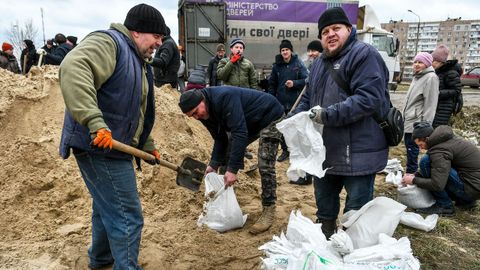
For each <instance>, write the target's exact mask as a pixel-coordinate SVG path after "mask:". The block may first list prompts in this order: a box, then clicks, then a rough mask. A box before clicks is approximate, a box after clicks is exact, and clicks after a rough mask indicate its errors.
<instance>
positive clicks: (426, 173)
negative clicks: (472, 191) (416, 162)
mask: <svg viewBox="0 0 480 270" xmlns="http://www.w3.org/2000/svg"><path fill="white" fill-rule="evenodd" d="M420 173H421V174H422V176H423V177H425V178H431V177H432V175H431V161H430V156H429V155H428V154H426V155H424V156H423V158H422V159H421V160H420ZM430 192H431V193H432V195H433V197H435V200H436V201H437V205H438V206H440V207H443V208H452V207H453V203H452V200H453V201H455V202H457V203H460V204H469V203H473V201H474V200H472V199H471V198H470V197H469V196H468V195H467V194H466V193H465V188H464V184H463V181H462V179H461V178H460V176H458V173H457V171H456V170H455V169H453V168H451V169H450V174H449V175H448V180H447V185H446V186H445V189H444V190H442V191H430Z"/></svg>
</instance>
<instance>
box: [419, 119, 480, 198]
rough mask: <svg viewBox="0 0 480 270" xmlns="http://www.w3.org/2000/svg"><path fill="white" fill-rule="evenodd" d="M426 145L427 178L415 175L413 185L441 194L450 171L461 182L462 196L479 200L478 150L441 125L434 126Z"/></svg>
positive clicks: (479, 153)
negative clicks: (428, 176)
mask: <svg viewBox="0 0 480 270" xmlns="http://www.w3.org/2000/svg"><path fill="white" fill-rule="evenodd" d="M426 142H427V145H428V152H427V154H428V155H429V156H430V161H431V163H430V167H431V178H423V177H421V176H420V175H419V174H418V173H417V174H416V175H415V178H414V179H413V183H414V184H415V185H417V186H419V187H421V188H424V189H428V190H431V191H442V190H444V189H445V185H446V184H447V181H448V176H449V174H450V169H451V168H453V169H455V170H456V171H457V173H458V176H460V178H461V179H462V181H463V182H464V188H465V193H467V195H468V196H470V198H472V199H474V200H475V199H479V198H480V162H479V161H480V150H479V149H478V148H477V147H476V146H475V145H474V144H472V143H471V142H469V141H467V140H465V139H463V138H461V137H458V136H454V134H453V131H452V128H451V127H449V126H444V125H443V126H439V127H437V128H436V129H435V130H434V131H433V133H432V134H431V135H430V137H428V138H427V141H426Z"/></svg>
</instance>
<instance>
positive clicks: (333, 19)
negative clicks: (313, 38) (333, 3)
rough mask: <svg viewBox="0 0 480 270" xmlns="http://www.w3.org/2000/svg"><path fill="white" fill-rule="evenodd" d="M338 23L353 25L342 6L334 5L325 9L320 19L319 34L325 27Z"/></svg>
mask: <svg viewBox="0 0 480 270" xmlns="http://www.w3.org/2000/svg"><path fill="white" fill-rule="evenodd" d="M336 23H341V24H345V25H347V26H352V24H351V23H350V21H349V20H348V17H347V15H346V14H345V12H344V11H343V9H342V8H341V7H333V8H329V9H327V10H325V12H323V14H322V16H320V18H319V19H318V33H319V35H318V36H321V34H322V30H323V28H325V27H326V26H329V25H332V24H336Z"/></svg>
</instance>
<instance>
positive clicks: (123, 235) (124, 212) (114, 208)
mask: <svg viewBox="0 0 480 270" xmlns="http://www.w3.org/2000/svg"><path fill="white" fill-rule="evenodd" d="M75 158H76V160H77V164H78V167H79V168H80V172H81V174H82V177H83V180H84V181H85V184H86V186H87V188H88V191H89V192H90V196H91V197H92V200H93V203H92V245H91V247H90V248H89V250H88V256H89V257H90V265H91V266H93V267H100V266H102V265H107V264H111V263H113V262H114V268H113V269H114V270H120V269H122V270H123V269H131V270H133V269H141V267H140V266H139V265H138V264H137V262H138V252H139V248H140V238H141V233H142V227H143V216H142V206H141V204H140V199H139V196H138V192H137V182H136V178H135V171H134V169H133V164H132V161H130V160H119V159H111V158H106V157H104V156H99V155H90V154H88V153H86V152H83V153H77V154H75Z"/></svg>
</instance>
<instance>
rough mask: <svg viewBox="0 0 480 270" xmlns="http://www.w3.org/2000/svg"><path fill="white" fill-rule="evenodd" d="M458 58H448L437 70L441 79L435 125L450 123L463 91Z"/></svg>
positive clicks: (439, 79)
mask: <svg viewBox="0 0 480 270" xmlns="http://www.w3.org/2000/svg"><path fill="white" fill-rule="evenodd" d="M457 62H458V61H457V60H448V61H447V62H446V63H445V64H444V65H443V66H441V67H440V68H438V69H437V70H435V73H437V76H438V81H439V95H438V104H437V112H436V113H435V118H434V119H433V127H434V128H435V127H438V126H440V125H448V121H449V120H450V117H451V116H452V114H453V111H454V107H455V102H456V99H457V98H458V96H459V95H460V93H462V83H461V82H460V74H459V73H458V70H457Z"/></svg>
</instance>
